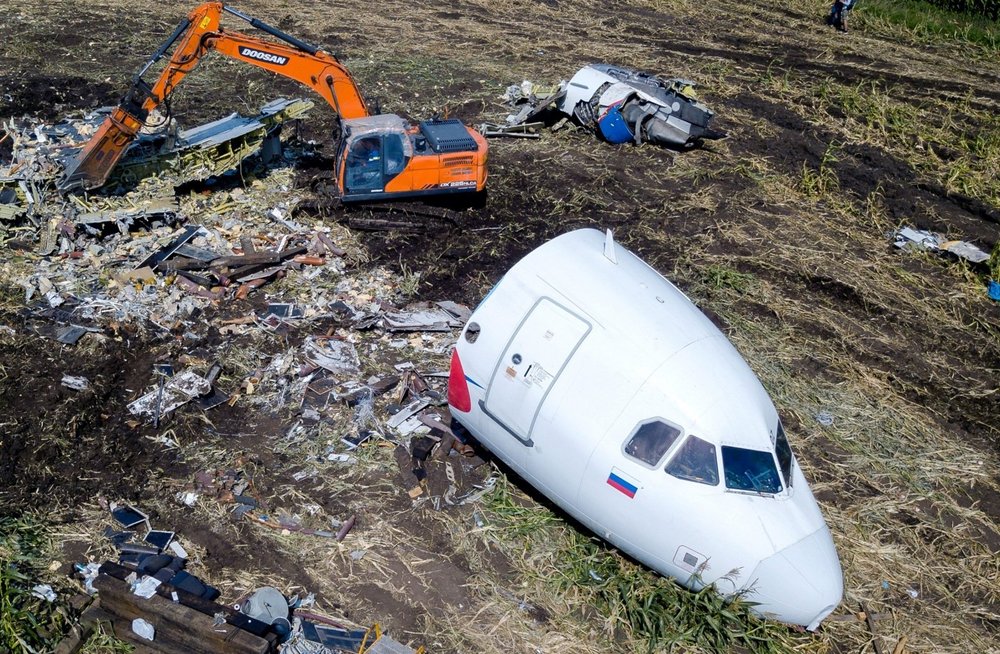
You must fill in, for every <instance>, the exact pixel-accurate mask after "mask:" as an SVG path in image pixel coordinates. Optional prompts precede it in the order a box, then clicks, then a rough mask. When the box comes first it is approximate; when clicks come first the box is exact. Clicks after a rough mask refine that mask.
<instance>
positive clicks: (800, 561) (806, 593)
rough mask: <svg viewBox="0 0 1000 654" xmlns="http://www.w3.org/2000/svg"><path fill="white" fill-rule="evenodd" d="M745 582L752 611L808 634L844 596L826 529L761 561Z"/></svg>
mask: <svg viewBox="0 0 1000 654" xmlns="http://www.w3.org/2000/svg"><path fill="white" fill-rule="evenodd" d="M749 579H750V581H749V583H748V584H747V588H749V589H750V592H749V593H748V594H747V597H746V599H747V600H749V601H751V602H757V603H758V605H757V606H755V607H754V611H756V612H757V613H759V614H761V615H762V616H764V617H765V618H773V619H775V620H779V621H781V622H786V623H789V624H797V625H802V626H804V627H806V628H807V629H809V630H810V631H813V630H815V629H816V628H817V627H819V625H820V623H821V622H822V621H823V620H824V619H825V618H826V617H827V616H828V615H830V614H831V613H833V610H834V609H835V608H837V605H838V604H840V600H841V599H842V598H843V595H844V578H843V573H842V572H841V569H840V559H839V558H837V550H836V549H835V548H834V546H833V537H832V536H831V535H830V530H829V529H828V528H827V526H826V525H823V527H822V528H820V529H818V530H816V531H815V532H813V533H812V534H810V535H809V536H807V537H805V538H803V539H802V540H800V541H798V542H797V543H795V544H793V545H789V546H788V547H786V548H785V549H783V550H779V551H778V552H776V553H775V554H773V555H771V556H769V557H767V558H766V559H764V560H763V561H761V562H760V564H758V565H757V569H756V570H754V572H753V574H752V575H750V578H749Z"/></svg>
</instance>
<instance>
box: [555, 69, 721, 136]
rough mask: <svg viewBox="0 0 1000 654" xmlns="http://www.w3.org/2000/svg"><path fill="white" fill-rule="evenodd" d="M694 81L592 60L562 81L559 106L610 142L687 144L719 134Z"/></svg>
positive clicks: (561, 109) (710, 112) (711, 114)
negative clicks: (591, 62)
mask: <svg viewBox="0 0 1000 654" xmlns="http://www.w3.org/2000/svg"><path fill="white" fill-rule="evenodd" d="M693 87H694V82H690V81H687V80H681V79H664V78H661V77H657V76H655V75H651V74H649V73H644V72H642V71H637V70H633V69H631V68H625V67H622V66H612V65H610V64H592V65H590V66H585V67H583V68H581V69H580V70H579V71H578V72H577V73H576V74H575V75H574V76H573V78H572V79H571V80H570V81H569V82H568V83H567V84H566V86H565V91H566V93H565V96H564V97H563V98H562V99H561V100H560V101H559V104H558V107H559V110H560V111H562V112H563V113H565V114H568V115H570V116H572V117H573V118H574V120H576V121H577V122H578V123H580V124H581V125H584V126H587V127H591V128H593V129H595V130H596V131H597V132H598V133H599V134H600V135H601V136H602V137H603V138H604V139H605V140H607V141H609V142H611V143H628V142H635V143H642V142H645V141H648V142H651V143H656V144H658V145H666V146H671V147H679V148H688V147H692V146H694V145H696V144H697V143H698V142H699V141H701V140H702V139H717V138H721V137H723V136H725V134H724V133H722V132H719V131H716V130H713V129H711V128H709V126H708V124H709V121H710V120H711V119H712V117H713V116H714V113H713V112H712V110H710V109H709V108H708V107H706V106H705V105H704V104H702V103H701V102H698V100H697V99H695V97H694V92H693Z"/></svg>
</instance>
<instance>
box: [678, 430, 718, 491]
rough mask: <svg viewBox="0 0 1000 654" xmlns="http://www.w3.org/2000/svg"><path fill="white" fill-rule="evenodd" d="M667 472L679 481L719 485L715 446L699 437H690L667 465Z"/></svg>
mask: <svg viewBox="0 0 1000 654" xmlns="http://www.w3.org/2000/svg"><path fill="white" fill-rule="evenodd" d="M666 471H667V472H668V473H669V474H671V475H673V476H674V477H677V478H678V479H686V480H688V481H696V482H698V483H699V484H708V485H709V486H716V485H718V483H719V464H718V462H717V461H716V458H715V445H713V444H711V443H709V442H708V441H703V440H701V439H700V438H698V437H697V436H689V437H688V439H687V440H686V441H684V444H683V445H681V449H680V450H679V451H678V452H677V454H675V455H674V458H672V459H671V460H670V463H668V464H667V468H666Z"/></svg>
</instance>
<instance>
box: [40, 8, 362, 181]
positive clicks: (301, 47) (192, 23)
mask: <svg viewBox="0 0 1000 654" xmlns="http://www.w3.org/2000/svg"><path fill="white" fill-rule="evenodd" d="M223 12H226V13H229V14H232V15H234V16H237V17H239V18H241V19H243V20H245V21H247V22H248V23H250V25H251V26H253V27H256V28H258V29H260V30H263V31H264V32H267V33H268V34H270V35H271V36H273V37H275V38H277V39H280V40H281V41H283V42H284V43H276V42H273V41H269V40H264V39H259V38H256V37H253V36H248V35H246V34H240V33H239V32H230V31H226V30H224V29H223V28H222V27H221V26H220V24H219V22H220V19H221V17H222V13H223ZM175 44H176V47H175V48H174V52H173V54H172V55H171V57H170V61H169V62H168V63H167V65H166V67H165V68H164V69H163V71H162V72H161V73H160V75H159V77H158V78H157V80H156V82H154V83H153V84H152V85H149V84H147V83H146V82H145V81H144V80H143V79H142V76H143V74H145V73H146V71H148V70H149V68H150V67H151V66H152V65H153V64H155V63H156V62H157V61H159V60H160V59H162V58H163V56H164V55H165V54H166V53H167V51H168V50H170V48H171V47H173V46H174V45H175ZM213 50H215V51H217V52H219V53H220V54H223V55H225V56H227V57H231V58H233V59H236V60H238V61H243V62H245V63H249V64H253V65H254V66H258V67H260V68H263V69H265V70H269V71H271V72H274V73H277V74H279V75H283V76H285V77H288V78H290V79H293V80H296V81H298V82H301V83H303V84H305V85H306V86H309V87H310V88H312V89H313V90H314V91H316V92H317V93H318V94H319V95H321V96H323V98H324V99H325V100H326V101H327V102H328V103H329V104H330V106H331V107H332V108H333V110H334V111H335V112H336V113H337V115H338V117H339V118H340V119H352V118H361V117H364V116H368V115H369V113H368V107H367V106H366V105H365V101H364V98H363V97H362V96H361V91H360V90H359V89H358V87H357V85H356V84H355V83H354V79H353V78H352V77H351V74H350V73H349V72H348V71H347V69H346V68H344V67H343V66H342V65H341V64H340V62H339V61H337V59H336V57H334V56H333V55H331V54H328V53H326V52H323V51H321V50H320V49H319V48H317V47H315V46H312V45H310V44H308V43H305V42H304V41H300V40H299V39H297V38H295V37H293V36H291V35H289V34H285V33H284V32H282V31H281V30H279V29H277V28H276V27H272V26H271V25H268V24H267V23H264V22H263V21H260V20H258V19H256V18H252V17H250V16H247V15H246V14H243V13H241V12H239V11H237V10H235V9H232V8H229V7H226V6H225V5H224V4H223V3H222V2H206V3H204V4H202V5H199V6H198V7H196V8H195V9H194V10H193V11H192V12H191V13H190V14H188V16H187V18H185V19H184V20H183V21H181V23H180V24H179V25H178V26H177V29H175V30H174V32H173V33H172V34H171V35H170V37H169V38H168V39H167V40H166V41H165V42H164V43H163V44H162V45H161V46H160V47H159V49H157V51H156V52H155V53H154V54H153V56H152V57H151V58H150V59H149V61H147V62H146V64H145V65H144V66H143V67H142V68H141V69H140V70H139V72H138V73H137V74H136V76H135V77H134V78H133V80H132V87H131V88H130V89H129V92H128V93H127V94H126V95H125V98H124V99H123V100H122V102H121V103H120V104H119V105H118V106H117V107H115V108H114V109H113V110H112V112H111V115H110V116H108V118H106V119H105V121H104V122H103V123H102V124H101V126H100V127H99V128H98V130H97V132H96V133H95V134H94V136H93V137H92V138H91V139H90V141H89V142H88V143H87V144H86V145H85V146H84V148H83V149H82V150H81V151H80V153H79V155H77V157H76V158H75V159H74V160H73V161H72V162H70V163H69V164H68V165H67V166H66V170H65V171H64V172H63V175H62V177H61V178H60V180H59V181H58V183H57V187H58V188H59V190H61V191H64V192H65V191H73V190H77V189H93V188H97V187H99V186H101V185H103V184H104V182H105V181H107V179H108V176H109V175H110V174H111V171H112V170H114V167H115V165H116V164H117V163H118V161H119V159H121V157H122V155H123V154H124V153H125V151H126V150H127V149H128V146H129V144H131V143H132V141H133V140H134V139H135V137H136V135H137V134H138V133H139V130H140V129H142V126H143V125H144V124H145V121H146V118H147V116H148V115H149V112H150V111H152V110H153V109H155V108H156V107H158V106H160V105H161V104H163V103H164V102H165V101H166V100H167V99H168V98H169V96H170V94H171V93H172V92H173V90H174V89H175V88H176V87H177V85H178V84H179V83H180V82H181V80H182V79H184V77H185V76H186V75H187V74H188V73H190V72H191V71H192V70H194V68H195V67H196V66H197V65H198V62H199V61H200V60H201V58H202V57H203V56H204V55H205V54H207V53H208V52H211V51H213Z"/></svg>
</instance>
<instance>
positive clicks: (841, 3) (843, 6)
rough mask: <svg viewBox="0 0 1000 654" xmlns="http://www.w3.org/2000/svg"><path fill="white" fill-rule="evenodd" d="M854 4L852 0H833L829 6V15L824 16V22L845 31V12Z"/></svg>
mask: <svg viewBox="0 0 1000 654" xmlns="http://www.w3.org/2000/svg"><path fill="white" fill-rule="evenodd" d="M853 6H854V0H833V6H832V7H830V15H829V16H827V17H826V24H827V25H832V26H833V27H836V28H837V29H838V30H839V31H841V32H846V31H847V13H848V12H849V11H850V10H851V7H853Z"/></svg>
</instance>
